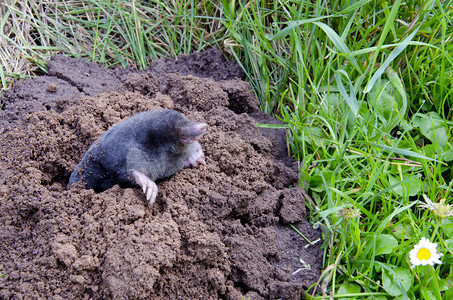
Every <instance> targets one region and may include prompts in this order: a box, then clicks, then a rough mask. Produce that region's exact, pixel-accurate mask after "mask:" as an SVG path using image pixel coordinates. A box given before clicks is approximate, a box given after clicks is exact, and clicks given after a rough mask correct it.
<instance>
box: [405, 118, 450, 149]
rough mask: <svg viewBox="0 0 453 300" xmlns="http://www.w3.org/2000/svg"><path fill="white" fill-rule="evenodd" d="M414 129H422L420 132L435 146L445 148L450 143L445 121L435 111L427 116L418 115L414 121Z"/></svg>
mask: <svg viewBox="0 0 453 300" xmlns="http://www.w3.org/2000/svg"><path fill="white" fill-rule="evenodd" d="M412 124H413V125H414V127H418V128H420V132H421V133H422V134H423V135H424V136H425V137H426V138H427V139H429V140H430V141H431V142H432V143H433V144H437V145H440V146H441V147H444V146H445V144H447V141H448V132H447V129H446V128H445V122H444V120H443V119H442V118H441V117H440V116H439V114H437V113H436V112H434V111H430V112H428V113H427V114H422V113H417V114H415V115H414V118H413V119H412Z"/></svg>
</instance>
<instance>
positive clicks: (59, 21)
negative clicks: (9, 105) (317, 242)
mask: <svg viewBox="0 0 453 300" xmlns="http://www.w3.org/2000/svg"><path fill="white" fill-rule="evenodd" d="M17 2H18V3H15V4H14V3H13V4H11V5H10V6H9V8H8V9H6V10H3V19H2V20H1V22H0V39H1V40H0V44H1V47H0V59H1V61H2V64H1V67H0V79H1V83H2V87H3V88H4V89H5V88H7V87H8V86H9V84H10V82H11V78H14V77H19V78H21V77H24V76H29V75H30V72H31V71H33V70H36V68H39V69H41V70H43V71H45V63H44V62H45V60H46V58H47V57H48V56H49V55H52V54H54V53H56V52H63V53H67V54H69V55H72V56H75V57H86V58H88V59H90V60H92V61H94V62H99V63H101V64H103V65H105V66H108V67H111V66H114V65H117V64H120V65H122V66H126V65H133V66H136V67H137V68H142V69H143V68H144V67H146V65H147V64H149V63H150V62H151V61H152V60H153V59H155V58H156V57H177V56H179V55H181V54H183V53H190V52H193V51H200V50H203V49H206V48H207V47H209V46H211V45H214V44H217V45H219V47H220V48H221V49H223V50H224V51H225V53H228V54H229V55H230V56H231V57H233V58H235V59H237V60H238V61H239V62H240V63H241V65H242V66H243V68H244V71H245V72H246V75H247V80H248V81H249V82H250V84H251V85H252V86H253V88H254V90H255V92H256V95H257V97H258V98H259V100H260V106H261V108H262V109H263V110H265V111H267V112H269V113H272V114H275V115H276V116H278V117H279V118H281V119H282V120H283V121H284V123H285V124H284V125H282V126H281V127H283V128H286V130H287V135H288V141H289V145H290V150H291V154H292V155H293V156H294V157H295V158H296V159H297V160H298V161H299V162H300V181H301V185H302V187H303V188H304V189H305V190H306V191H307V192H308V194H309V195H310V199H307V200H308V201H307V204H308V205H309V207H310V209H311V214H310V219H311V222H312V223H313V224H315V226H317V227H319V228H321V230H322V232H323V237H324V248H323V249H324V267H325V269H324V272H323V274H322V276H321V278H320V280H319V284H318V285H316V286H313V287H312V289H311V290H310V291H308V292H307V298H308V299H323V298H325V297H332V298H335V299H338V298H341V299H395V298H396V299H436V300H439V299H446V300H447V299H453V276H452V275H451V274H452V273H453V272H452V271H453V270H452V266H453V264H452V263H453V259H452V254H453V221H452V217H453V209H452V208H451V207H450V203H452V191H451V190H452V186H453V146H452V125H453V121H452V120H453V111H452V110H451V107H452V106H453V94H452V93H453V92H452V91H453V84H452V83H453V74H452V73H453V71H452V70H453V41H452V39H453V3H452V1H441V0H425V1H423V0H422V1H407V2H403V1H401V0H395V1H392V2H391V3H389V2H388V1H371V0H357V1H347V0H336V1H324V0H315V1H313V0H312V1H281V0H274V1H262V0H255V1H240V0H236V1H226V0H225V1H222V2H218V1H188V2H184V1H175V0H173V1H165V2H159V1H88V0H84V1H39V4H36V3H35V1H17ZM261 126H266V125H261ZM268 127H272V126H268ZM422 237H424V238H427V239H428V240H429V241H431V242H432V243H436V244H437V251H438V252H439V253H440V254H442V255H443V256H442V257H441V258H440V261H441V262H442V264H434V263H432V264H428V265H425V266H422V265H420V266H418V265H414V263H413V262H411V258H410V255H409V252H410V251H411V250H412V249H414V247H415V245H416V244H417V243H418V242H419V241H420V240H421V238H422Z"/></svg>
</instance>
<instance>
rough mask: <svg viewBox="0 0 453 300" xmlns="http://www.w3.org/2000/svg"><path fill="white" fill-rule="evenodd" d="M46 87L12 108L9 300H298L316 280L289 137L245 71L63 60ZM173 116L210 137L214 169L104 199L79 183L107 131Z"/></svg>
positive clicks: (0, 248)
mask: <svg viewBox="0 0 453 300" xmlns="http://www.w3.org/2000/svg"><path fill="white" fill-rule="evenodd" d="M49 68H50V72H49V74H48V75H46V76H41V77H38V78H35V79H32V80H31V79H30V80H24V81H23V82H17V83H16V84H15V86H14V89H13V90H12V91H9V92H7V93H6V94H5V95H4V96H3V101H5V107H4V111H2V112H1V115H0V122H1V123H2V127H1V129H0V143H1V146H0V147H1V148H0V151H1V153H0V155H1V161H0V167H1V170H2V172H1V174H0V202H1V206H0V273H3V274H5V275H4V276H2V277H0V298H6V299H9V298H14V299H21V298H52V299H63V298H64V299H106V298H113V299H125V298H131V299H137V298H148V299H241V298H242V297H249V298H251V299H278V298H283V299H300V297H301V296H302V295H303V291H304V290H306V289H307V288H308V287H309V286H310V285H312V284H313V283H314V282H315V281H316V280H317V278H318V276H319V274H320V269H321V252H320V249H319V246H318V245H319V243H318V244H317V245H316V246H309V247H306V245H307V243H306V241H305V240H304V239H302V238H301V237H300V235H298V234H297V233H296V232H295V231H294V230H293V229H292V228H291V227H289V226H288V224H289V223H291V224H294V226H295V227H296V228H298V230H300V231H301V232H302V233H303V234H304V235H305V237H307V238H308V239H310V240H315V239H317V238H319V237H320V233H319V232H318V231H316V230H314V229H313V228H312V227H311V226H310V224H308V223H307V222H306V211H305V205H304V198H303V194H302V191H301V190H300V188H298V187H297V186H298V184H297V180H298V174H297V164H296V163H295V162H294V161H293V160H292V159H291V158H289V157H288V156H287V154H286V153H287V151H286V144H285V140H284V132H282V131H280V130H262V129H259V128H257V127H256V126H255V125H254V124H255V123H256V122H260V123H269V122H273V123H275V122H276V121H275V120H274V119H272V118H270V117H269V116H267V115H265V114H263V113H261V112H259V110H258V105H257V99H256V97H255V96H254V94H253V92H252V90H251V89H250V87H249V85H248V84H247V83H245V82H244V81H242V80H240V79H238V78H237V77H241V76H242V72H241V70H240V68H239V67H238V65H236V64H234V63H228V62H227V61H226V60H225V59H224V58H223V56H222V55H221V53H220V51H219V50H217V49H212V50H209V51H206V52H204V53H201V54H200V53H197V54H193V55H188V56H183V57H182V58H180V59H178V60H176V61H173V60H159V61H156V62H155V63H154V64H153V65H152V66H151V67H150V68H149V69H148V70H147V71H145V72H136V71H133V70H130V69H117V70H109V69H105V68H103V67H101V66H99V65H95V64H91V63H89V62H87V61H84V60H77V59H72V58H68V57H64V56H56V57H54V58H53V59H52V61H51V62H49ZM157 108H171V109H176V110H179V111H181V112H183V113H184V114H185V115H186V116H187V117H189V118H190V119H193V120H196V121H202V122H205V123H207V124H208V125H209V129H208V132H207V134H205V136H203V138H202V139H201V140H200V143H201V145H202V147H203V149H204V152H205V155H206V165H205V166H201V167H200V168H198V169H196V168H194V169H184V170H181V171H179V172H178V173H176V174H175V175H173V176H172V177H170V178H167V179H165V180H161V181H159V182H158V187H159V194H158V197H157V200H156V203H154V205H152V206H147V205H145V196H144V194H143V193H142V191H141V190H140V189H139V188H130V189H121V188H119V187H118V186H115V187H113V188H111V189H109V190H107V191H105V192H102V193H99V194H96V193H94V191H93V190H85V189H82V188H81V187H80V186H78V185H75V186H74V188H72V189H71V190H67V189H66V184H67V181H68V178H69V174H70V173H71V172H72V170H73V169H74V167H75V165H76V164H77V163H78V161H79V160H80V159H81V157H82V155H83V153H84V151H86V150H87V148H88V147H89V145H90V144H91V143H92V142H93V141H94V140H95V139H96V138H97V137H98V136H99V135H100V134H101V133H102V132H104V131H105V130H107V129H108V128H109V127H110V126H112V125H113V124H115V123H117V122H119V121H120V120H122V119H124V118H127V117H129V116H131V115H133V114H135V113H138V112H141V111H145V110H151V109H157Z"/></svg>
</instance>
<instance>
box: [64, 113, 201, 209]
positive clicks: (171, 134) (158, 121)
mask: <svg viewBox="0 0 453 300" xmlns="http://www.w3.org/2000/svg"><path fill="white" fill-rule="evenodd" d="M206 127H207V125H206V124H205V123H199V122H194V121H191V120H189V119H187V118H186V117H185V116H184V115H183V114H182V113H180V112H177V111H175V110H169V109H161V110H151V111H145V112H141V113H138V114H136V115H134V116H132V117H130V118H128V119H126V120H124V121H122V122H120V123H117V124H116V125H114V126H113V127H112V128H110V129H109V130H108V131H106V132H105V133H103V134H102V135H101V136H100V137H99V138H98V139H97V140H96V141H94V143H93V144H92V145H91V146H90V148H89V149H88V150H87V152H86V153H85V155H84V156H83V158H82V161H81V162H80V163H79V164H78V165H77V166H76V168H75V170H74V171H73V172H72V174H71V176H70V178H69V183H68V188H70V187H71V185H72V184H74V183H76V182H78V181H82V182H84V184H85V188H87V189H94V190H95V192H102V191H105V190H107V189H109V188H111V187H113V186H114V185H115V184H118V185H119V186H120V187H122V188H125V187H132V186H134V185H139V186H140V187H141V188H142V189H143V192H144V193H145V195H146V200H147V201H148V203H149V205H151V204H153V203H154V201H155V199H156V196H157V192H158V188H157V185H156V183H155V181H156V180H158V179H161V178H165V177H169V176H170V175H173V174H174V173H176V172H177V171H179V170H181V169H183V168H188V167H198V165H199V164H205V157H204V154H203V151H202V149H201V145H200V143H199V142H198V139H199V138H200V137H201V136H203V134H204V133H205V132H206Z"/></svg>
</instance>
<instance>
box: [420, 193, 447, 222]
mask: <svg viewBox="0 0 453 300" xmlns="http://www.w3.org/2000/svg"><path fill="white" fill-rule="evenodd" d="M423 198H424V199H425V202H426V203H420V204H419V205H418V207H420V208H425V209H429V210H430V211H431V212H432V213H433V214H435V215H436V216H438V217H440V218H448V217H453V208H452V207H451V206H450V204H445V199H440V201H439V203H435V202H433V201H432V200H431V199H429V198H428V196H426V195H425V194H423Z"/></svg>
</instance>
